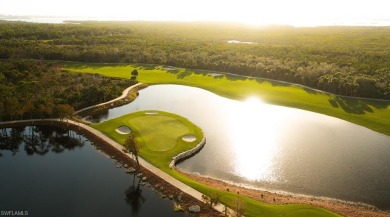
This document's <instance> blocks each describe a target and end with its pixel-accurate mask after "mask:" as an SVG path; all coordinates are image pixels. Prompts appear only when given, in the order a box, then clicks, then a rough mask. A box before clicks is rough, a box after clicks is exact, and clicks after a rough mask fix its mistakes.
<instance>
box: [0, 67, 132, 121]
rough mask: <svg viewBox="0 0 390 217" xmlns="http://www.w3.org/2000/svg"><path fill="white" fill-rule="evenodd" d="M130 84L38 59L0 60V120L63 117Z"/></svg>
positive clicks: (102, 100) (116, 92) (118, 93)
mask: <svg viewBox="0 0 390 217" xmlns="http://www.w3.org/2000/svg"><path fill="white" fill-rule="evenodd" d="M129 77H130V72H129ZM134 83H135V81H130V79H129V80H126V79H113V78H106V77H102V76H99V75H93V74H75V73H69V72H66V71H62V70H61V65H54V64H52V63H45V62H43V61H39V60H10V61H0V118H1V119H0V121H5V120H16V119H28V118H50V117H66V116H68V115H70V114H72V113H73V112H74V111H75V110H76V109H80V108H84V107H87V106H90V105H95V104H97V103H100V102H105V101H107V100H109V99H113V98H115V97H118V96H119V95H120V94H121V93H122V91H123V89H125V88H126V87H128V86H130V85H132V84H134Z"/></svg>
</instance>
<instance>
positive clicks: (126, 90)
mask: <svg viewBox="0 0 390 217" xmlns="http://www.w3.org/2000/svg"><path fill="white" fill-rule="evenodd" d="M140 85H143V83H138V84H134V85H133V86H130V87H128V88H126V89H125V90H124V91H123V92H122V95H121V96H119V97H117V98H115V99H113V100H110V101H108V102H103V103H100V104H97V105H93V106H89V107H86V108H83V109H80V110H78V111H76V112H75V114H78V113H80V112H83V111H86V110H88V109H91V108H95V107H99V106H102V105H106V104H110V103H113V102H115V101H117V100H121V99H123V98H125V97H126V96H127V94H128V93H129V91H130V90H131V89H133V88H136V87H138V86H140Z"/></svg>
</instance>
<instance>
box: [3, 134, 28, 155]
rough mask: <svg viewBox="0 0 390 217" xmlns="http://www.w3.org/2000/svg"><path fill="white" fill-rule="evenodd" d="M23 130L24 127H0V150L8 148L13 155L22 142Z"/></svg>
mask: <svg viewBox="0 0 390 217" xmlns="http://www.w3.org/2000/svg"><path fill="white" fill-rule="evenodd" d="M24 130H25V127H15V128H11V129H1V131H0V150H9V151H11V152H12V153H13V155H15V154H16V152H18V151H19V146H20V145H21V144H22V143H23V136H24Z"/></svg>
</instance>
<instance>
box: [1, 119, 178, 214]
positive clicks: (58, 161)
mask: <svg viewBox="0 0 390 217" xmlns="http://www.w3.org/2000/svg"><path fill="white" fill-rule="evenodd" d="M0 130H1V129H0ZM5 133H7V137H5ZM31 133H33V134H31ZM11 134H12V137H11ZM0 135H1V137H0V171H1V179H0V192H1V194H0V210H1V211H17V212H28V216H40V217H42V216H48V217H52V216H56V217H60V216H140V217H141V216H145V217H146V216H185V214H184V213H176V212H174V211H173V202H172V201H170V200H168V199H161V198H160V197H159V195H157V193H155V192H153V191H152V190H151V189H150V188H148V187H145V186H140V189H141V191H140V192H139V194H137V196H136V197H133V196H134V194H132V192H134V191H133V190H134V189H136V188H134V186H135V187H136V186H137V183H138V178H136V177H135V179H136V180H134V181H135V185H133V175H131V174H126V173H125V170H124V168H123V167H122V168H116V165H115V160H113V159H110V158H109V157H108V156H106V155H105V154H104V153H102V152H100V151H98V150H96V148H95V146H93V145H91V143H90V142H89V141H88V140H87V139H86V138H85V137H83V136H81V135H79V134H77V133H76V132H73V131H69V132H68V131H65V130H62V129H60V128H53V127H42V126H41V127H35V128H34V131H32V128H31V127H26V128H13V129H7V130H6V132H5V131H3V130H1V134H0ZM31 135H34V137H35V140H32V139H31Z"/></svg>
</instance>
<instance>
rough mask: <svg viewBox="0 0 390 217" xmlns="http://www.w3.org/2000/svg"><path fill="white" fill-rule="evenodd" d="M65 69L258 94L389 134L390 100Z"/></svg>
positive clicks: (265, 84)
mask: <svg viewBox="0 0 390 217" xmlns="http://www.w3.org/2000/svg"><path fill="white" fill-rule="evenodd" d="M64 69H65V70H69V71H72V72H82V73H98V74H101V75H104V76H110V77H120V78H130V72H131V71H132V70H133V69H137V70H138V71H139V76H138V80H139V81H140V82H142V83H146V84H183V85H188V86H196V87H200V88H203V89H206V90H210V91H212V92H214V93H217V94H219V95H221V96H225V97H228V98H233V99H245V98H247V97H248V96H256V97H259V98H261V99H262V100H263V101H264V102H267V103H271V104H276V105H282V106H288V107H294V108H299V109H304V110H308V111H313V112H317V113H321V114H326V115H329V116H333V117H337V118H340V119H343V120H346V121H350V122H352V123H355V124H359V125H362V126H365V127H367V128H370V129H372V130H375V131H377V132H380V133H384V134H387V135H390V126H389V122H388V120H390V106H389V105H390V102H389V101H380V100H369V99H354V98H348V97H341V96H335V95H333V94H327V93H321V92H316V91H313V90H309V89H305V88H303V87H299V86H295V85H291V84H286V83H279V82H273V81H267V80H262V79H249V78H245V77H240V76H233V75H228V74H226V75H225V74H223V75H224V76H222V77H221V76H218V77H215V76H212V75H211V72H206V71H201V72H199V71H194V70H186V69H176V68H175V70H167V69H165V68H163V67H158V66H150V65H148V66H143V65H120V64H86V63H64Z"/></svg>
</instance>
